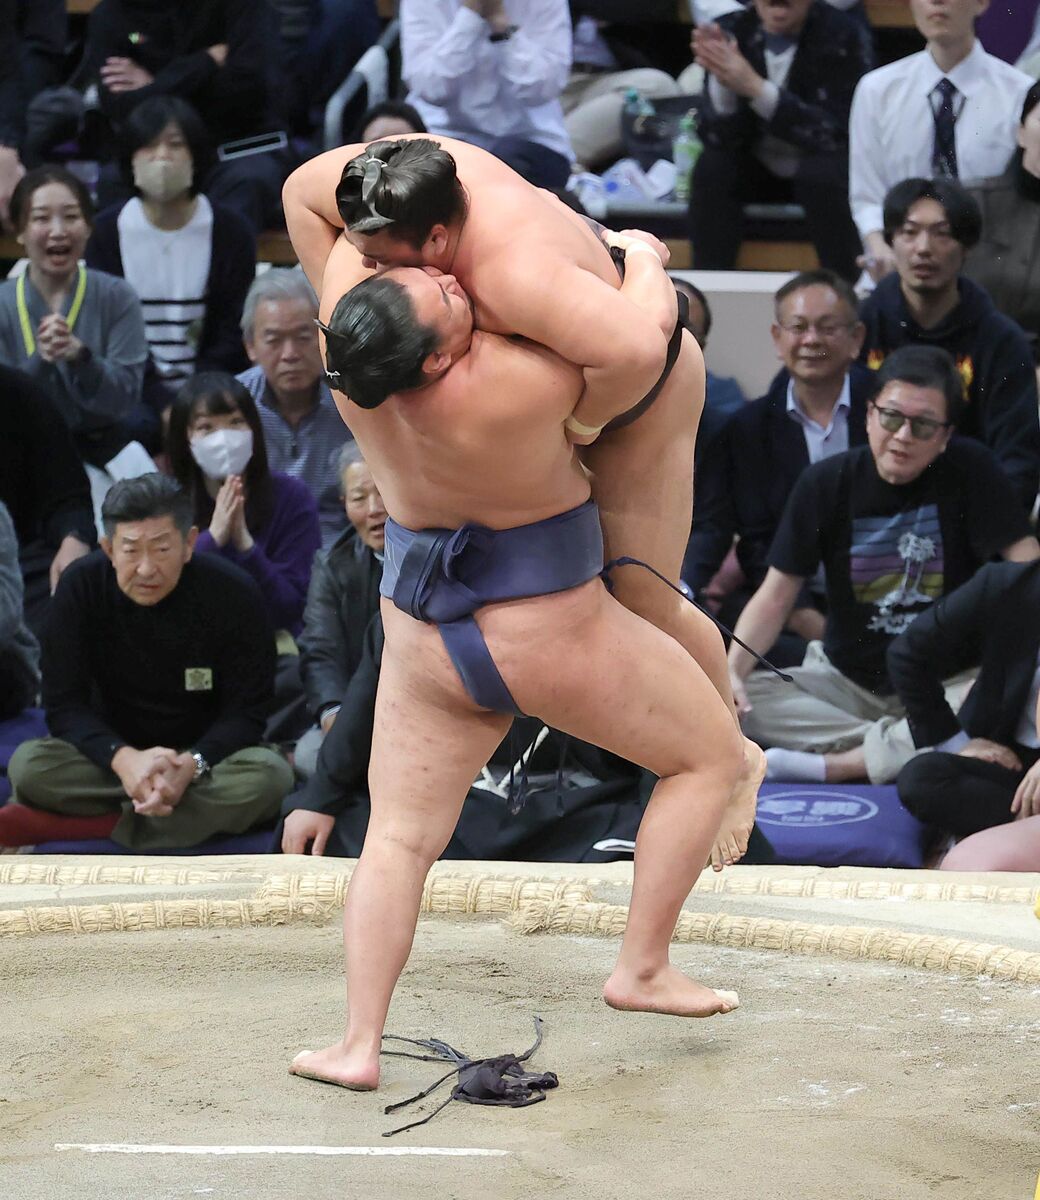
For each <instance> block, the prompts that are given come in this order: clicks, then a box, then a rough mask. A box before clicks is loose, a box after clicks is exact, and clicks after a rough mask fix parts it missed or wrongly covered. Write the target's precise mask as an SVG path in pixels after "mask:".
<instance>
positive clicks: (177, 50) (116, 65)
mask: <svg viewBox="0 0 1040 1200" xmlns="http://www.w3.org/2000/svg"><path fill="white" fill-rule="evenodd" d="M278 72H279V58H278V53H277V29H276V20H275V15H274V12H273V10H271V9H270V7H269V6H268V5H267V4H256V3H253V0H209V2H208V3H206V4H184V3H183V2H182V0H148V2H147V3H141V2H140V0H101V3H100V4H98V6H97V7H96V8H95V9H94V11H93V12H92V13H91V14H90V20H89V23H88V25H87V41H86V46H85V47H84V51H83V62H82V64H81V66H80V74H81V75H82V77H83V78H84V79H87V80H89V81H90V82H92V83H94V82H96V84H97V88H98V105H99V107H100V111H101V113H102V114H103V115H104V116H105V117H107V118H108V120H109V121H110V122H111V123H112V124H113V125H114V126H118V125H120V124H121V123H122V122H124V121H125V120H126V119H127V117H129V115H130V113H131V112H132V110H133V109H135V108H136V107H137V106H138V104H140V103H142V102H143V101H145V100H148V99H150V98H151V97H152V96H157V95H175V96H180V97H181V98H182V99H184V100H187V101H188V102H189V103H190V104H192V105H193V106H194V107H195V109H196V110H197V111H198V112H199V113H201V114H202V116H203V118H204V120H205V121H206V127H207V129H208V130H209V133H210V136H211V137H212V140H213V142H214V143H215V144H216V145H217V147H218V159H217V161H216V163H215V164H214V166H213V167H212V168H211V170H209V171H208V172H207V173H206V175H205V176H204V177H203V178H202V179H200V180H199V186H200V190H202V191H204V192H205V193H206V195H207V196H209V198H210V200H211V201H212V202H213V204H215V205H220V206H221V207H224V208H229V209H232V210H233V211H234V212H235V213H237V214H238V216H240V217H241V218H242V219H243V220H244V221H245V223H246V224H247V225H248V226H249V228H250V229H251V230H252V232H253V234H254V236H256V235H258V234H260V233H262V232H263V230H264V229H266V228H268V227H269V226H271V225H275V224H278V223H279V222H280V220H281V190H282V184H283V183H284V182H285V177H286V175H287V174H288V173H289V170H290V169H291V167H292V155H291V153H290V151H289V149H288V146H287V145H286V133H285V120H284V117H283V114H282V112H281V101H282V99H283V94H282V92H283V89H282V87H281V81H280V79H279V75H278ZM258 150H259V152H257V151H258ZM221 152H222V153H221ZM111 199H113V200H114V199H115V195H114V194H113V195H112V197H111Z"/></svg>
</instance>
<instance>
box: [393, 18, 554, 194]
mask: <svg viewBox="0 0 1040 1200" xmlns="http://www.w3.org/2000/svg"><path fill="white" fill-rule="evenodd" d="M400 16H401V74H402V76H403V78H404V81H405V83H406V84H407V85H408V89H409V90H408V102H409V103H410V104H413V105H415V107H416V109H418V111H419V115H420V116H421V117H422V119H423V121H424V122H425V124H426V127H427V129H429V131H430V132H431V133H433V134H438V133H442V134H444V135H445V136H447V137H455V138H460V139H461V140H462V141H464V142H472V143H473V144H475V145H477V146H482V147H483V148H484V149H485V150H489V151H490V152H491V153H492V154H494V155H496V156H497V157H498V158H500V159H502V160H503V162H506V163H508V164H509V166H511V167H512V168H513V169H514V170H516V171H518V172H519V173H520V174H521V175H523V176H524V178H525V179H528V180H530V182H531V183H533V184H535V185H536V186H538V187H546V188H562V187H565V186H566V183H567V180H568V178H569V177H570V173H571V162H572V158H573V156H572V151H571V146H570V142H569V140H568V138H567V130H566V128H565V126H564V123H563V110H562V108H561V107H560V95H561V93H562V92H563V89H564V85H565V84H566V82H567V75H568V72H569V71H570V66H571V19H570V14H569V12H568V9H567V0H510V3H509V6H508V10H507V7H506V4H505V0H401V5H400Z"/></svg>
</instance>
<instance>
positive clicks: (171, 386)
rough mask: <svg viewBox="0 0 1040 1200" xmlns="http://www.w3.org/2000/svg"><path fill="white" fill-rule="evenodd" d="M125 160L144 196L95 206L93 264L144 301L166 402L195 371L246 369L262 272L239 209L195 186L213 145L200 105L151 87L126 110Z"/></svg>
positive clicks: (159, 400) (157, 392) (155, 393)
mask: <svg viewBox="0 0 1040 1200" xmlns="http://www.w3.org/2000/svg"><path fill="white" fill-rule="evenodd" d="M121 134H122V146H121V155H120V167H121V170H122V173H123V176H124V178H125V180H126V182H127V183H128V184H132V185H133V187H134V189H135V190H136V192H137V195H136V196H135V197H134V198H133V199H132V200H128V201H126V203H124V204H119V205H115V206H113V207H112V208H108V209H106V210H105V211H104V212H102V213H100V214H99V215H98V218H97V221H96V223H95V225H94V231H93V234H92V236H91V239H90V242H89V243H88V245H87V263H88V264H89V265H90V266H94V267H97V268H99V269H100V270H102V271H108V272H109V273H110V274H112V275H122V276H123V277H124V278H125V279H126V280H127V281H128V282H129V283H131V284H132V285H133V287H134V289H135V290H136V291H137V293H138V295H139V296H140V297H141V303H142V306H143V308H144V315H145V326H146V330H147V335H148V342H149V345H150V347H151V352H152V361H153V363H154V367H155V373H157V375H158V383H160V384H161V385H163V387H161V388H156V387H155V386H154V385H155V383H156V381H155V379H154V378H153V379H152V380H151V383H152V385H153V386H152V393H151V399H152V401H153V403H154V404H155V405H156V407H159V408H165V407H166V405H167V404H168V403H169V401H170V399H171V398H172V394H173V392H175V391H176V389H177V388H178V387H179V386H180V384H181V383H182V382H183V381H184V380H185V379H187V378H188V377H189V376H190V375H192V374H194V372H195V371H212V370H220V371H230V372H232V373H234V372H236V371H242V370H245V368H246V367H247V366H248V365H249V364H248V362H247V360H246V357H245V351H244V349H243V346H242V333H241V330H240V329H239V319H240V318H241V316H242V305H243V303H244V301H245V296H246V292H247V291H248V290H249V285H250V283H251V282H252V280H253V276H254V274H255V271H256V243H255V240H254V238H253V235H252V233H251V231H250V229H249V227H248V226H247V225H246V224H245V222H244V221H243V220H242V219H241V218H240V217H239V216H238V215H237V214H235V213H233V212H229V211H228V210H227V209H224V208H221V207H219V206H216V205H211V204H210V202H209V200H208V199H207V198H206V196H204V195H203V194H202V193H200V192H198V191H197V190H196V180H198V179H201V178H202V177H203V176H204V174H205V173H206V170H207V168H208V166H209V159H210V157H211V150H210V147H209V141H208V138H207V135H206V130H205V127H204V126H203V124H202V121H201V119H200V118H199V115H198V113H196V111H195V110H194V109H193V108H192V107H191V105H190V104H188V103H187V101H185V100H182V99H180V98H179V97H178V96H154V97H152V98H151V99H149V100H145V101H144V102H143V103H141V104H139V105H138V106H137V108H135V109H134V110H133V112H132V113H131V114H130V116H129V117H128V118H127V120H126V123H125V124H124V126H123V128H122V131H121Z"/></svg>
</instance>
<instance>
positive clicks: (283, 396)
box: [238, 267, 350, 549]
mask: <svg viewBox="0 0 1040 1200" xmlns="http://www.w3.org/2000/svg"><path fill="white" fill-rule="evenodd" d="M317 315H318V302H317V300H316V299H315V296H314V291H313V289H312V288H311V285H310V284H309V283H308V282H307V278H306V276H305V275H304V274H303V272H302V271H299V270H296V269H293V270H289V269H286V268H278V267H274V268H272V269H271V270H269V271H265V272H264V274H262V275H258V276H257V278H256V279H255V280H254V281H253V284H252V286H251V287H250V289H249V292H248V293H247V295H246V301H245V305H244V306H243V309H242V337H243V340H244V341H245V347H246V353H247V354H248V355H249V359H250V361H251V362H252V363H253V364H254V365H253V366H252V367H250V368H249V369H248V370H247V371H243V372H242V373H241V374H240V375H239V376H238V379H239V381H240V382H241V383H243V384H245V386H246V387H247V388H248V389H249V392H250V394H251V395H252V397H253V399H254V400H255V401H256V402H257V408H258V410H259V412H260V420H261V423H262V424H263V427H264V440H265V442H266V444H267V459H268V462H269V463H270V466H271V470H272V471H282V472H284V473H285V474H286V475H292V476H294V477H295V478H296V479H299V480H301V481H302V482H303V483H305V484H306V485H307V487H308V488H309V489H310V491H311V494H312V495H313V496H314V499H315V500H316V501H317V502H318V515H319V518H320V520H321V540H322V545H323V546H324V547H325V549H328V548H329V547H330V546H331V545H332V543H333V542H334V541H335V540H336V538H338V537H339V535H340V534H341V533H342V532H343V530H344V529H345V528H346V521H345V520H344V516H343V505H342V502H341V500H340V485H339V473H338V471H337V469H336V461H337V458H338V455H339V451H340V447H341V446H342V445H343V444H344V442H346V441H349V440H350V430H349V429H348V428H347V427H346V425H344V423H343V418H342V417H341V416H340V414H339V411H338V410H337V408H336V404H335V401H334V400H333V399H332V393H331V392H330V391H329V388H328V385H327V384H326V383H325V380H324V378H323V371H322V364H321V355H320V353H319V351H318V328H317V326H316V325H315V323H314V319H315V317H317Z"/></svg>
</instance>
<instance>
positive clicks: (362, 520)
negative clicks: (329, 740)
mask: <svg viewBox="0 0 1040 1200" xmlns="http://www.w3.org/2000/svg"><path fill="white" fill-rule="evenodd" d="M339 477H340V487H341V489H342V504H343V505H344V507H345V508H346V513H347V519H348V520H349V521H350V528H349V529H348V530H347V531H346V532H345V533H344V534H342V535H341V536H340V538H339V539H338V540H337V541H336V542H335V543H334V544H333V545H332V547H331V548H330V549H329V551H328V553H327V554H322V553H319V554H318V555H317V556H316V557H315V560H314V567H313V569H312V571H311V586H310V590H309V591H308V593H307V607H306V608H305V609H304V612H303V633H302V634H301V635H300V675H301V677H302V679H303V687H304V690H305V692H306V694H307V707H308V708H309V710H310V712H311V714H312V716H313V717H314V720H315V721H316V722H317V724H316V725H314V726H313V727H312V728H311V729H309V730H308V731H307V732H306V733H305V734H304V735H303V737H301V738H300V740H299V741H298V742H297V743H296V750H295V752H294V756H293V766H294V767H295V768H296V771H297V773H298V774H300V775H304V776H307V775H311V774H313V772H314V765H315V763H316V762H317V758H318V750H319V749H320V747H321V743H322V739H323V738H324V737H325V735H326V734H327V733H328V731H329V730H330V729H331V728H332V724H333V722H334V721H335V720H336V714H337V713H338V712H339V710H340V705H341V703H342V700H343V696H344V695H345V693H346V691H347V687H348V685H349V683H350V680H351V677H352V676H353V674H354V672H355V671H356V670H357V668H358V663H359V662H360V661H361V652H362V648H363V644H364V637H365V630H366V629H367V628H368V623H369V621H371V619H372V618H373V617H374V616H375V614H376V613H377V612H378V611H379V582H380V580H381V579H382V577H383V526H384V525H385V524H386V509H385V508H384V507H383V501H382V498H381V497H380V495H379V489H378V488H377V487H376V484H375V480H374V479H373V478H372V472H371V471H370V470H369V469H368V465H367V463H366V462H365V460H364V458H363V457H362V455H361V450H360V448H359V447H358V445H357V443H356V442H348V443H347V444H346V445H345V446H344V447H343V449H342V450H341V451H340V456H339Z"/></svg>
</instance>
